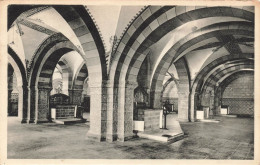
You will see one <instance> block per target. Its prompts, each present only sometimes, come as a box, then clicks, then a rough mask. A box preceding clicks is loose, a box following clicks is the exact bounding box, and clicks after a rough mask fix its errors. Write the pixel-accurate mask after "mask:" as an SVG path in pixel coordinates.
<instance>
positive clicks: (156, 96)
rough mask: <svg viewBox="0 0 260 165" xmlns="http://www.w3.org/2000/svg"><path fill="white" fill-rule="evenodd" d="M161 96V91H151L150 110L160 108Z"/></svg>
mask: <svg viewBox="0 0 260 165" xmlns="http://www.w3.org/2000/svg"><path fill="white" fill-rule="evenodd" d="M161 95H162V91H151V94H150V105H152V106H151V108H154V109H158V108H159V109H161V108H162V101H161Z"/></svg>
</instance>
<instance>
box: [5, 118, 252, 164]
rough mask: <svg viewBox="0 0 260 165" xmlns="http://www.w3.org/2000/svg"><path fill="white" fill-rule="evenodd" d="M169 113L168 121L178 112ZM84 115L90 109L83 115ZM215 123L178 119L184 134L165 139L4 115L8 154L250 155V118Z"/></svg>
mask: <svg viewBox="0 0 260 165" xmlns="http://www.w3.org/2000/svg"><path fill="white" fill-rule="evenodd" d="M174 115H175V114H171V115H169V116H168V117H167V120H168V121H167V123H170V122H171V120H174V118H176V116H174ZM87 116H88V115H87ZM216 118H217V119H219V120H220V122H219V123H202V122H195V123H181V127H182V129H183V131H184V133H185V138H184V139H183V140H180V141H177V142H175V143H171V144H167V143H162V142H157V141H153V140H148V139H142V138H135V139H132V140H129V141H126V142H124V143H122V142H118V141H115V142H112V143H108V142H93V141H89V140H87V139H86V133H87V131H88V129H89V123H88V122H87V123H80V124H75V125H59V124H55V123H44V124H38V125H35V124H20V123H19V121H18V120H17V118H15V117H8V134H7V136H8V142H7V145H8V146H7V148H8V151H7V156H8V159H253V158H254V132H253V131H254V125H253V124H254V119H252V118H228V117H216Z"/></svg>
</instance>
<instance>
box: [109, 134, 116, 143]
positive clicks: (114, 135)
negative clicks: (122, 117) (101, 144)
mask: <svg viewBox="0 0 260 165" xmlns="http://www.w3.org/2000/svg"><path fill="white" fill-rule="evenodd" d="M116 140H117V134H107V136H106V141H107V142H113V141H116Z"/></svg>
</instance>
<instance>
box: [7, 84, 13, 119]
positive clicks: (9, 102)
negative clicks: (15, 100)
mask: <svg viewBox="0 0 260 165" xmlns="http://www.w3.org/2000/svg"><path fill="white" fill-rule="evenodd" d="M12 91H13V89H8V107H7V116H9V115H10V113H11V111H12V110H11V108H12V104H11V95H12Z"/></svg>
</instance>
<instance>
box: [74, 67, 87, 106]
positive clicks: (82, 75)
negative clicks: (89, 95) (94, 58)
mask: <svg viewBox="0 0 260 165" xmlns="http://www.w3.org/2000/svg"><path fill="white" fill-rule="evenodd" d="M87 77H88V69H87V66H86V64H85V63H84V62H83V63H82V64H81V65H80V66H79V67H78V69H77V71H76V73H75V76H74V80H73V83H72V88H71V90H70V95H71V96H73V97H71V99H72V100H71V102H72V103H73V104H78V105H80V104H81V100H82V92H83V86H84V81H85V79H86V78H87ZM75 96H77V97H78V98H80V99H77V100H75Z"/></svg>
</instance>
